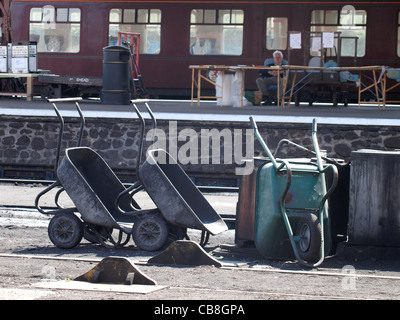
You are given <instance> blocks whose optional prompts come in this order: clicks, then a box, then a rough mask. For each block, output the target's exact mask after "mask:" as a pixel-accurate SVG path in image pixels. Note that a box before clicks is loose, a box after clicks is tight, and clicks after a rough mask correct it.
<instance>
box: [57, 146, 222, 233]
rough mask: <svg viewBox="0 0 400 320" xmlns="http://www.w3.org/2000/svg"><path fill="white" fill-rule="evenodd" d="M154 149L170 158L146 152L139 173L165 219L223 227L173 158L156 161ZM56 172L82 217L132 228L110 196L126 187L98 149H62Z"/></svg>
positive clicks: (131, 219)
mask: <svg viewBox="0 0 400 320" xmlns="http://www.w3.org/2000/svg"><path fill="white" fill-rule="evenodd" d="M156 153H157V154H158V155H159V154H160V153H165V156H166V158H169V155H168V153H167V152H166V151H164V150H160V149H158V150H151V151H149V154H148V157H147V159H146V161H145V162H144V163H143V165H142V166H141V168H140V178H141V182H142V183H143V186H144V188H145V190H146V191H147V193H148V194H149V196H150V197H151V198H152V200H153V201H154V203H155V204H156V206H157V208H158V209H159V210H160V211H161V213H162V215H163V217H164V218H165V220H167V221H168V222H169V223H171V224H172V225H177V226H182V227H186V228H191V229H198V230H203V231H208V232H210V233H211V234H212V235H215V234H219V233H221V232H223V231H226V230H227V229H228V228H227V225H226V223H225V222H224V221H223V219H222V218H221V217H220V216H219V215H218V214H217V212H215V210H214V209H213V208H212V207H211V205H210V204H209V203H208V201H207V200H206V199H205V198H204V196H203V195H202V194H201V192H200V191H199V190H198V188H197V187H196V185H195V184H194V183H193V182H192V180H190V178H189V177H188V176H187V175H186V173H185V172H184V171H183V170H182V168H181V167H180V166H179V164H177V163H176V161H175V160H174V159H173V158H169V159H168V162H169V163H166V164H160V163H157V161H156V159H155V156H154V155H155V154H156ZM57 175H58V179H59V180H60V182H61V184H62V185H63V187H64V188H65V190H66V192H67V194H68V195H69V197H70V198H71V200H72V201H73V202H74V204H75V206H76V208H77V209H78V211H79V213H80V214H81V217H82V220H84V221H85V222H87V223H90V224H94V225H100V226H103V227H108V228H115V229H120V230H121V229H122V230H124V229H125V230H126V229H127V228H131V227H132V225H130V224H133V223H134V222H135V219H136V217H135V216H133V215H128V214H124V213H121V212H120V210H118V208H117V207H116V206H115V199H116V198H117V197H118V195H119V194H120V193H121V192H123V191H124V190H125V187H124V185H123V184H122V183H121V182H120V180H119V179H118V177H117V176H116V175H115V174H114V172H113V171H112V169H111V168H110V167H109V166H108V165H107V163H106V162H105V161H104V160H103V158H102V157H101V156H100V155H99V154H98V153H97V152H95V151H93V150H92V149H90V148H86V147H78V148H69V149H67V150H66V154H65V157H64V158H63V160H62V161H61V163H60V166H59V167H58V170H57ZM126 231H128V230H126Z"/></svg>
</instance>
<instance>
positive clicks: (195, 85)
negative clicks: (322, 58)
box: [189, 65, 282, 107]
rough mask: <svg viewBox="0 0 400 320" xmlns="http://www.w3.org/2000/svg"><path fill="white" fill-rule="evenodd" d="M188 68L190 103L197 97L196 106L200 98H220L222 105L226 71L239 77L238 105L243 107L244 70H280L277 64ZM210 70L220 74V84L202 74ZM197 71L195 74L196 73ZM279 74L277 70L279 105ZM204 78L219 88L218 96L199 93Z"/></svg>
mask: <svg viewBox="0 0 400 320" xmlns="http://www.w3.org/2000/svg"><path fill="white" fill-rule="evenodd" d="M189 69H191V70H192V89H191V105H192V106H193V101H194V100H195V99H197V106H200V99H201V98H204V99H212V98H216V99H221V107H222V100H223V92H224V74H225V73H226V72H233V73H236V74H237V75H238V77H239V78H241V79H242V80H241V83H242V84H241V86H240V88H239V106H240V107H243V97H244V92H245V85H244V83H245V81H244V79H245V71H246V70H282V69H281V68H280V67H278V66H276V67H275V66H274V67H264V66H221V65H193V66H189ZM210 71H216V72H220V73H221V74H222V81H221V84H217V83H216V81H213V80H211V79H210V78H209V77H207V75H203V74H202V72H210ZM196 72H197V74H196ZM279 74H280V72H278V81H277V82H278V84H277V86H278V94H277V97H278V105H279V98H280V97H279V82H280V81H279ZM202 80H205V81H207V82H209V83H211V84H212V85H214V86H216V87H218V88H220V89H221V95H220V96H202V95H201V81H202ZM195 89H196V90H197V93H196V98H194V92H195Z"/></svg>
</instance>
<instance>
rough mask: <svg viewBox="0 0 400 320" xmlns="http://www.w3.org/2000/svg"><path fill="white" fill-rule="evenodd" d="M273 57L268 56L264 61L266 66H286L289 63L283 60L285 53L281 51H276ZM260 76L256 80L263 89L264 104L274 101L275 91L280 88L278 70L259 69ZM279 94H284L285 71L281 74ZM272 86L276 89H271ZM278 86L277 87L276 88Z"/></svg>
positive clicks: (260, 88) (259, 88) (259, 87)
mask: <svg viewBox="0 0 400 320" xmlns="http://www.w3.org/2000/svg"><path fill="white" fill-rule="evenodd" d="M272 57H273V59H271V58H267V59H266V60H265V61H264V67H271V66H284V65H287V64H288V62H287V61H286V60H283V54H282V52H281V51H275V52H274V53H273V54H272ZM259 75H260V78H258V79H257V80H256V84H257V87H258V90H260V91H261V93H262V95H263V99H264V102H263V103H262V104H263V105H268V104H270V103H272V101H273V100H274V99H275V98H276V94H275V93H274V91H276V90H277V89H278V78H277V75H278V71H276V70H260V71H259ZM279 80H280V81H279V91H280V92H279V96H280V97H281V96H282V95H283V71H281V74H280V76H279ZM271 86H273V87H274V90H271ZM275 88H276V89H275Z"/></svg>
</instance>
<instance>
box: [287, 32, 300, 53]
mask: <svg viewBox="0 0 400 320" xmlns="http://www.w3.org/2000/svg"><path fill="white" fill-rule="evenodd" d="M289 44H290V47H291V48H292V49H301V33H300V32H298V33H290V35H289Z"/></svg>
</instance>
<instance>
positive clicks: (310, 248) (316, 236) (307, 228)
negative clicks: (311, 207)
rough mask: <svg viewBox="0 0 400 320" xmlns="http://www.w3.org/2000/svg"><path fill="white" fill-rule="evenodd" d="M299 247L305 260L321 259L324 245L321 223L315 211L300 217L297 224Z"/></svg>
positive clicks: (300, 253)
mask: <svg viewBox="0 0 400 320" xmlns="http://www.w3.org/2000/svg"><path fill="white" fill-rule="evenodd" d="M296 234H297V236H298V237H299V240H298V242H297V248H298V251H299V255H300V257H301V258H302V259H303V260H305V261H310V262H311V261H317V260H319V255H320V249H321V245H322V230H321V224H320V222H319V220H318V218H317V216H316V215H315V214H313V213H309V214H306V215H304V216H302V217H301V218H300V219H299V222H298V224H297V233H296Z"/></svg>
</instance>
